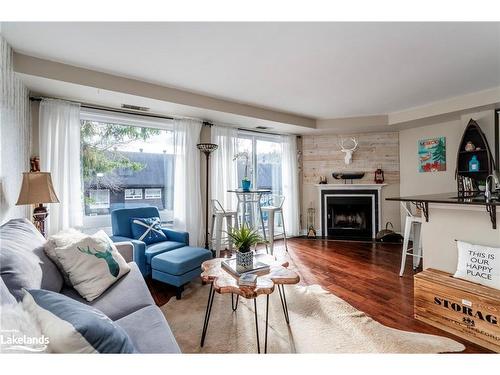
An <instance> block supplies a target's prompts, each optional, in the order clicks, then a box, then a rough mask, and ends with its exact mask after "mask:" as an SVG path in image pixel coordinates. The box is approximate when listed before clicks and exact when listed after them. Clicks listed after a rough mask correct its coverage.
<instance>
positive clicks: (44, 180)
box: [16, 172, 59, 237]
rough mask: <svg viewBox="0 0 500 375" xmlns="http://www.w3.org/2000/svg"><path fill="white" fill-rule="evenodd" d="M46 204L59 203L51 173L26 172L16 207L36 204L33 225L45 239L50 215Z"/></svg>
mask: <svg viewBox="0 0 500 375" xmlns="http://www.w3.org/2000/svg"><path fill="white" fill-rule="evenodd" d="M44 203H59V199H58V198H57V195H56V193H55V192H54V187H53V186H52V178H51V177H50V173H49V172H24V173H23V183H22V185H21V192H20V193H19V198H18V199H17V203H16V205H17V206H19V205H24V204H34V205H37V206H36V207H35V209H34V210H33V223H34V224H35V226H36V227H37V229H38V230H39V231H40V233H42V235H43V236H44V237H45V235H46V233H45V219H46V218H47V216H48V215H49V213H48V211H47V207H45V206H44V205H43V204H44Z"/></svg>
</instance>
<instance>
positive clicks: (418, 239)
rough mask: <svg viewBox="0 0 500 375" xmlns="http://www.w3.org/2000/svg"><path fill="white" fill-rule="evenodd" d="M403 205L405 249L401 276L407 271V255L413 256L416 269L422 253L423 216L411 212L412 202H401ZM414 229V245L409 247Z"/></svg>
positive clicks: (402, 255) (414, 268) (402, 257)
mask: <svg viewBox="0 0 500 375" xmlns="http://www.w3.org/2000/svg"><path fill="white" fill-rule="evenodd" d="M401 206H402V207H403V208H404V210H405V211H406V222H405V233H404V239H403V251H402V254H401V270H400V271H399V276H403V273H404V272H405V264H406V256H407V255H410V256H412V257H413V270H416V269H417V267H418V266H419V264H420V260H421V259H422V258H423V255H422V217H421V216H416V215H414V214H413V213H412V212H411V206H410V202H401ZM412 229H413V247H411V248H408V243H409V241H410V236H411V234H412Z"/></svg>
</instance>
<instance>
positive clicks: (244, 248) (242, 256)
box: [228, 224, 262, 269]
mask: <svg viewBox="0 0 500 375" xmlns="http://www.w3.org/2000/svg"><path fill="white" fill-rule="evenodd" d="M228 235H229V237H230V238H231V239H232V240H233V244H234V246H236V248H237V249H238V250H236V265H237V266H238V267H242V268H246V269H248V268H251V267H252V266H253V251H252V250H251V247H252V246H254V245H256V244H257V243H259V242H262V237H261V236H260V234H259V232H258V231H257V229H253V228H251V227H249V226H248V225H247V224H243V225H242V226H241V227H239V228H233V230H231V231H230V232H228Z"/></svg>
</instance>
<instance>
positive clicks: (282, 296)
mask: <svg viewBox="0 0 500 375" xmlns="http://www.w3.org/2000/svg"><path fill="white" fill-rule="evenodd" d="M278 292H279V293H280V300H281V306H282V307H283V314H285V321H286V324H290V316H289V315H288V305H287V303H286V295H285V286H284V285H281V284H278Z"/></svg>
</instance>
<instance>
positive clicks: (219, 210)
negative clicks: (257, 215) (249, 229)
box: [210, 199, 239, 258]
mask: <svg viewBox="0 0 500 375" xmlns="http://www.w3.org/2000/svg"><path fill="white" fill-rule="evenodd" d="M224 219H226V230H227V232H228V233H229V232H230V231H231V230H232V229H233V220H234V227H235V228H238V226H239V224H238V214H237V212H236V211H229V210H225V209H224V208H223V207H222V205H221V204H220V202H219V201H218V200H217V199H212V231H211V232H210V237H211V239H212V249H213V250H215V256H216V258H219V257H220V248H221V246H222V225H223V223H222V221H223V220H224ZM214 229H215V232H214ZM214 235H215V241H214ZM227 244H228V247H229V250H232V249H233V241H232V240H231V238H230V237H229V236H227Z"/></svg>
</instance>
